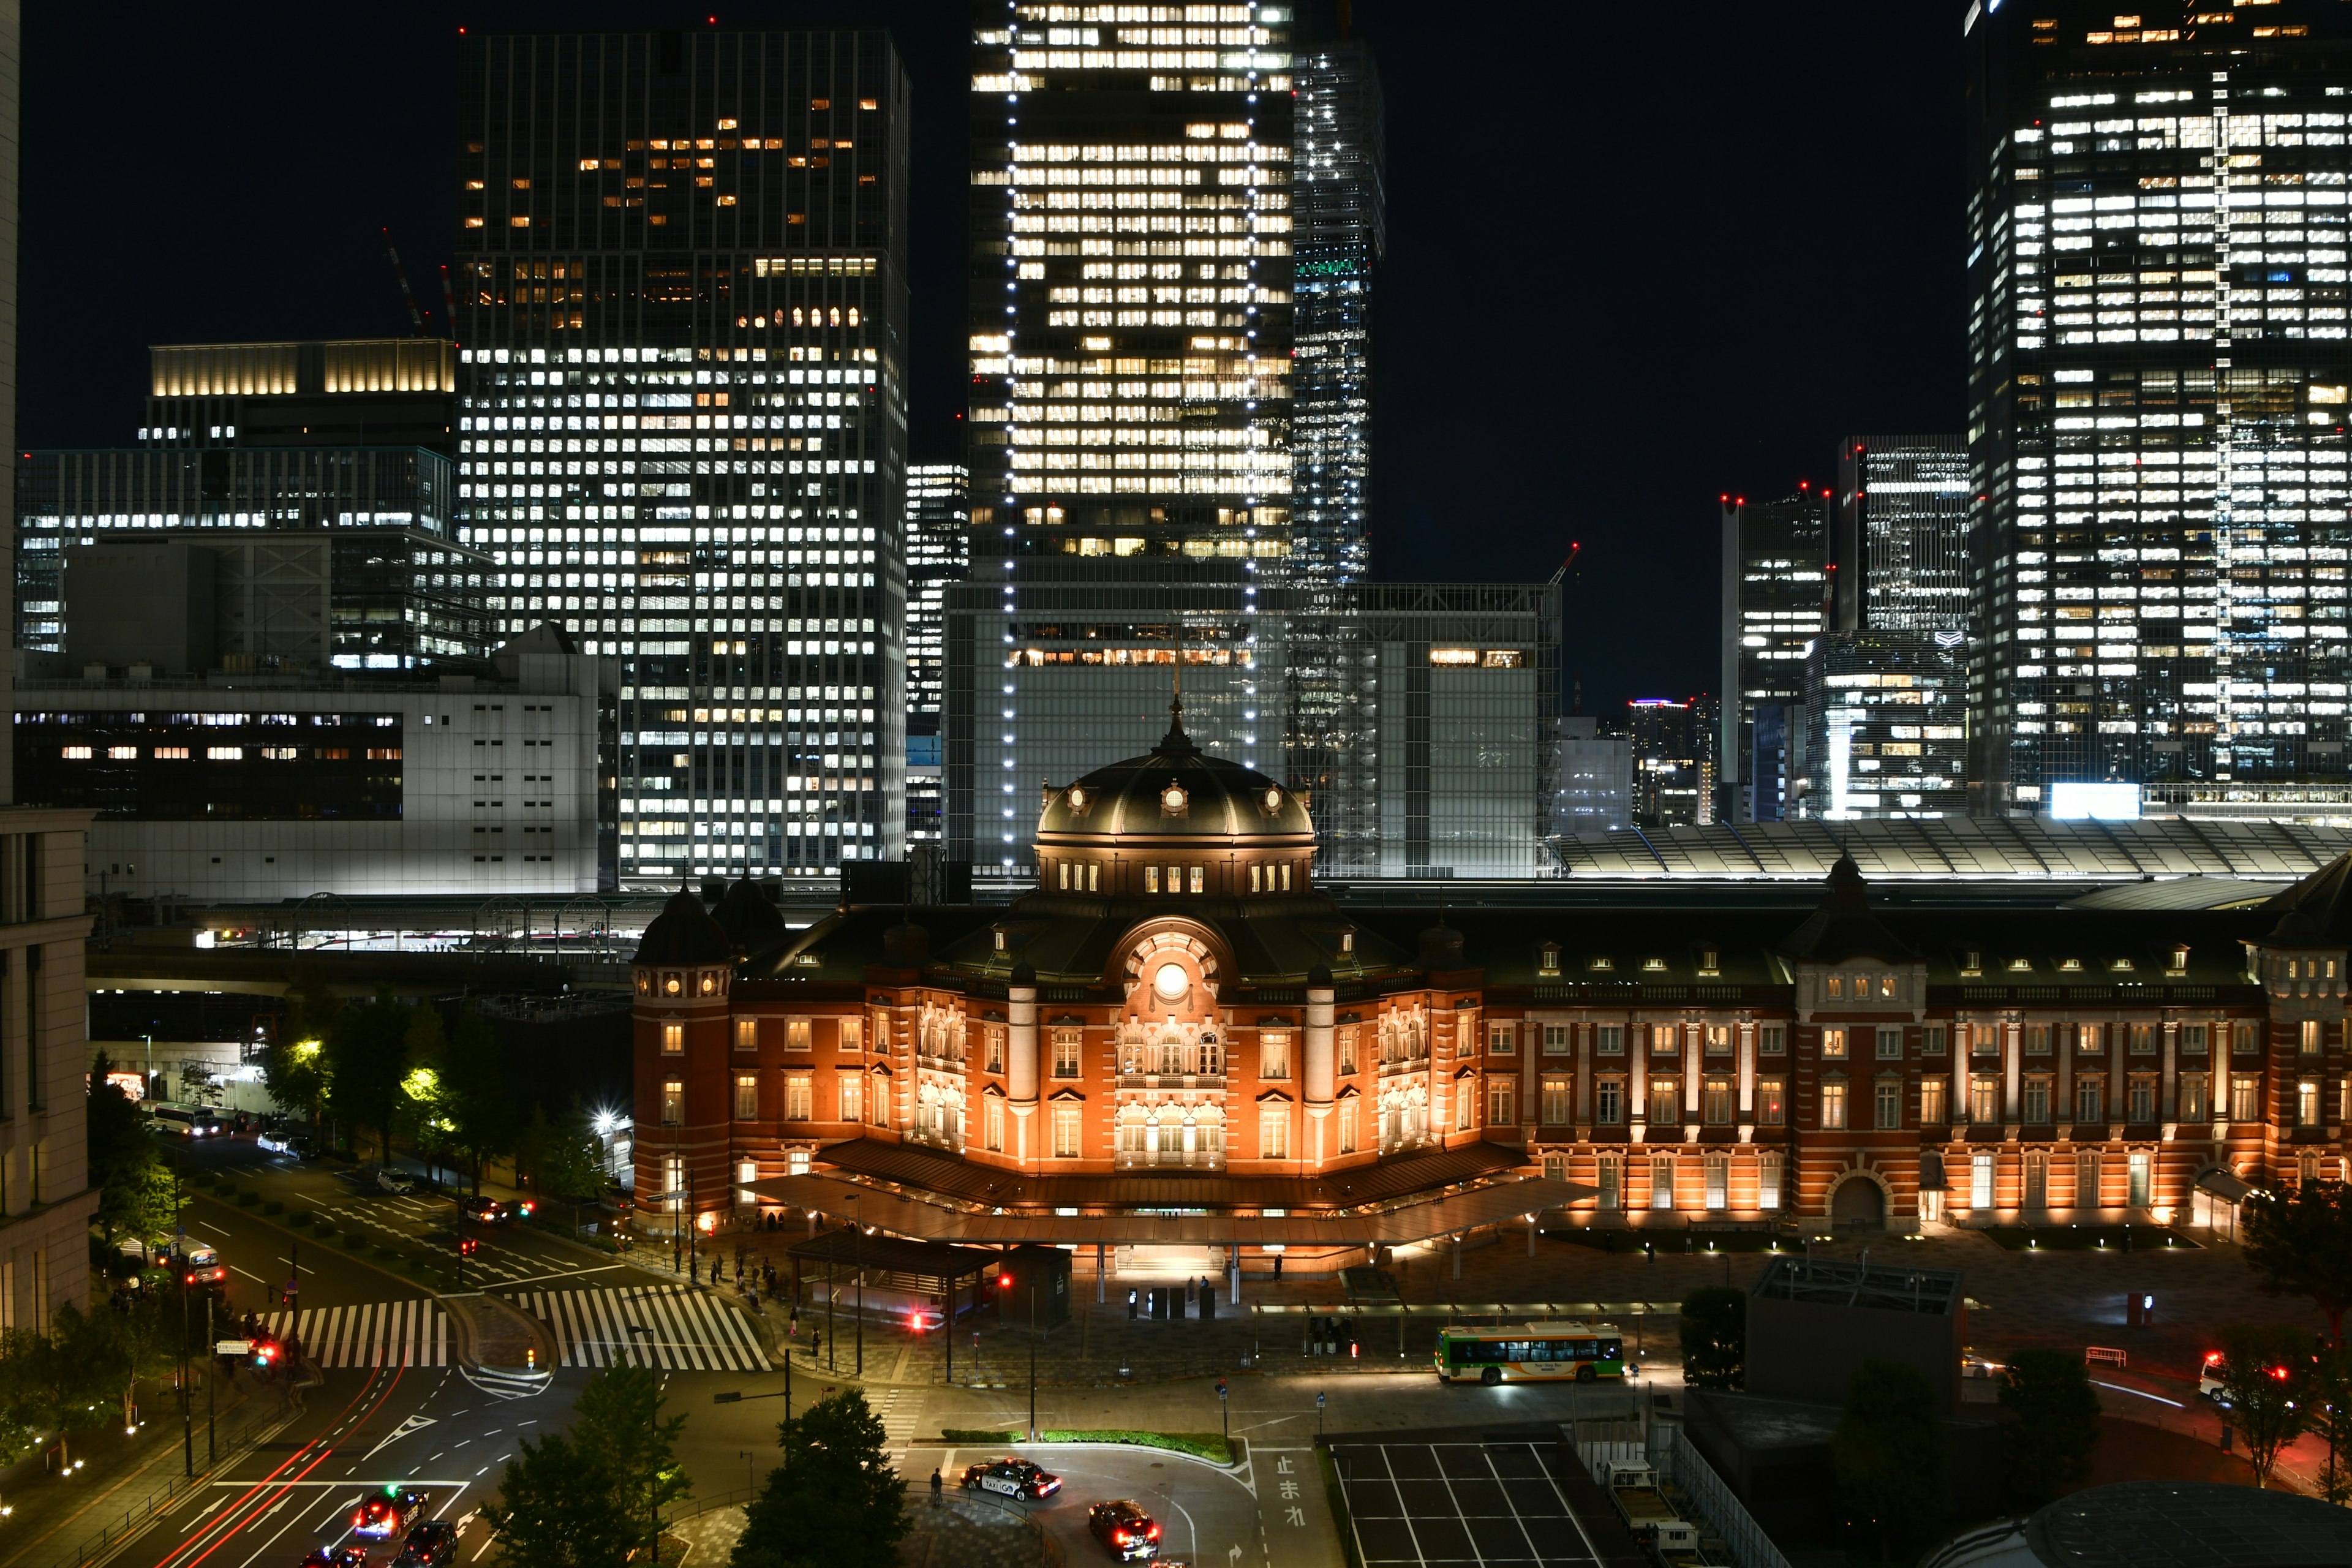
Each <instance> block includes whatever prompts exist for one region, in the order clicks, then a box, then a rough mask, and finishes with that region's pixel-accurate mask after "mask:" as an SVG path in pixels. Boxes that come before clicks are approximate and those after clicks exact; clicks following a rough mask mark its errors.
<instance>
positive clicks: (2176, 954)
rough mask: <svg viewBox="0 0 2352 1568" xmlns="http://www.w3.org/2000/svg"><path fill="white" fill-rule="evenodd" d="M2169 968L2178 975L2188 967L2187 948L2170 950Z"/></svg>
mask: <svg viewBox="0 0 2352 1568" xmlns="http://www.w3.org/2000/svg"><path fill="white" fill-rule="evenodd" d="M2170 967H2171V969H2172V972H2173V973H2175V974H2179V973H2181V972H2182V971H2184V970H2186V969H2187V968H2188V967H2189V950H2188V949H2187V948H2185V947H2176V948H2174V949H2173V950H2172V963H2171V966H2170Z"/></svg>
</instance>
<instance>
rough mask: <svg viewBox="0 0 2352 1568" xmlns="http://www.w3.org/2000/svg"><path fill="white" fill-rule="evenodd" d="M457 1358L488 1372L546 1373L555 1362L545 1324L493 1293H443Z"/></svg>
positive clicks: (442, 1302)
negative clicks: (454, 1294) (492, 1294)
mask: <svg viewBox="0 0 2352 1568" xmlns="http://www.w3.org/2000/svg"><path fill="white" fill-rule="evenodd" d="M441 1305H442V1307H443V1308H444V1309H445V1310H446V1311H447V1312H448V1314H449V1321H450V1324H451V1325H452V1326H453V1327H454V1328H455V1329H456V1330H457V1359H458V1361H459V1362H461V1363H469V1364H471V1365H474V1366H478V1367H481V1368H484V1369H486V1370H488V1371H492V1372H501V1373H523V1372H546V1371H548V1370H549V1369H551V1368H552V1367H553V1366H554V1364H555V1344H554V1342H553V1339H552V1337H551V1335H550V1334H549V1332H548V1330H547V1325H546V1324H544V1323H542V1322H541V1321H539V1320H538V1319H537V1318H534V1317H531V1316H530V1314H528V1313H526V1312H524V1311H522V1310H520V1309H518V1308H515V1307H512V1306H509V1304H507V1303H506V1302H504V1301H501V1300H499V1299H498V1298H497V1297H495V1296H479V1295H467V1296H444V1297H442V1298H441Z"/></svg>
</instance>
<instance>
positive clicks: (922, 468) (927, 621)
mask: <svg viewBox="0 0 2352 1568" xmlns="http://www.w3.org/2000/svg"><path fill="white" fill-rule="evenodd" d="M970 527H971V474H970V473H969V472H967V471H966V470H965V468H963V467H962V465H961V464H958V463H918V464H916V465H915V466H914V467H913V468H909V469H908V470H907V837H908V840H909V841H913V840H917V839H930V838H937V837H940V830H941V824H940V805H941V797H940V703H941V701H942V700H944V698H945V696H946V694H947V616H948V585H949V584H951V583H961V582H962V581H963V580H964V578H965V576H966V575H967V574H969V573H970V572H971V538H970V536H969V532H968V531H969V529H970Z"/></svg>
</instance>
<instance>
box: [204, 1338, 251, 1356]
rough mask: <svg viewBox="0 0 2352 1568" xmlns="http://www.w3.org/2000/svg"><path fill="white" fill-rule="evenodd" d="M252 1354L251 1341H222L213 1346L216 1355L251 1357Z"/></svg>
mask: <svg viewBox="0 0 2352 1568" xmlns="http://www.w3.org/2000/svg"><path fill="white" fill-rule="evenodd" d="M252 1353H253V1342H252V1341H251V1340H222V1341H220V1342H217V1343H216V1344H215V1345H214V1346H213V1354H215V1355H251V1354H252Z"/></svg>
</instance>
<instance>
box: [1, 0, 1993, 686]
mask: <svg viewBox="0 0 2352 1568" xmlns="http://www.w3.org/2000/svg"><path fill="white" fill-rule="evenodd" d="M1327 3H1328V0H1327ZM1305 9H1306V11H1307V15H1308V16H1309V18H1310V22H1309V25H1310V26H1313V25H1315V18H1314V5H1313V3H1312V0H1310V4H1309V5H1307V7H1305ZM1959 13H1960V6H1959V5H1958V4H1957V0H1956V3H1955V4H1952V5H1930V4H1906V5H1890V4H1887V0H1844V3H1832V0H1817V3H1815V4H1812V5H1802V6H1760V5H1753V4H1747V3H1741V4H1732V3H1730V0H1716V3H1714V4H1706V3H1697V4H1690V5H1623V6H1603V5H1592V4H1559V3H1556V0H1555V3H1553V4H1547V5H1536V4H1528V3H1525V0H1522V3H1520V4H1517V5H1496V6H1457V5H1438V6H1433V5H1427V4H1425V3H1423V4H1407V3H1406V0H1359V4H1358V5H1356V7H1355V27H1356V31H1357V33H1358V34H1359V35H1360V36H1361V37H1367V38H1369V39H1370V40H1371V42H1372V45H1373V47H1374V50H1375V52H1376V54H1377V56H1378V58H1379V59H1380V62H1381V76H1382V80H1383V85H1384V87H1385V89H1386V91H1387V96H1388V107H1389V115H1388V149H1389V156H1388V201H1389V261H1388V270H1387V274H1386V276H1385V278H1384V279H1383V280H1382V283H1381V302H1380V304H1379V306H1378V310H1379V312H1380V321H1379V326H1378V329H1377V333H1378V336H1377V342H1376V350H1375V352H1376V356H1377V357H1376V362H1375V366H1376V368H1375V376H1376V391H1375V398H1376V406H1377V415H1376V426H1375V447H1374V457H1373V461H1374V470H1373V471H1374V481H1373V483H1374V511H1375V521H1374V536H1375V544H1374V557H1373V559H1374V572H1375V574H1376V575H1378V576H1381V577H1384V578H1396V579H1412V578H1444V579H1454V580H1462V579H1526V578H1542V577H1546V576H1549V574H1551V572H1552V570H1553V569H1554V568H1555V567H1556V566H1558V565H1559V563H1560V561H1561V560H1562V559H1563V558H1564V557H1565V556H1566V555H1567V553H1568V550H1569V544H1570V541H1580V542H1582V544H1583V546H1584V552H1583V559H1582V563H1581V566H1580V574H1579V578H1578V581H1577V584H1576V587H1575V590H1574V592H1573V593H1572V594H1571V595H1570V600H1569V628H1568V651H1567V664H1568V668H1570V671H1580V672H1581V673H1582V676H1583V683H1584V701H1585V708H1586V710H1587V711H1601V710H1604V709H1605V708H1606V707H1607V706H1608V705H1609V704H1611V703H1613V702H1615V701H1618V700H1622V699H1624V698H1627V697H1632V696H1669V695H1671V696H1684V695H1688V694H1690V693H1692V692H1696V691H1699V690H1704V689H1708V688H1709V687H1710V685H1711V684H1712V681H1713V678H1714V672H1715V669H1716V667H1717V651H1716V649H1717V642H1716V636H1717V626H1716V593H1717V588H1716V557H1717V544H1716V539H1717V506H1716V498H1717V495H1718V494H1719V493H1721V492H1723V491H1726V490H1729V491H1732V492H1734V493H1744V494H1747V495H1749V496H1763V495H1768V494H1779V493H1785V492H1787V491H1788V490H1790V489H1793V488H1794V487H1795V485H1796V482H1797V481H1798V480H1800V479H1811V480H1813V481H1814V482H1816V483H1819V482H1820V481H1821V480H1822V479H1824V478H1825V477H1828V476H1829V474H1830V470H1831V454H1832V450H1833V448H1834V444H1835V442H1836V440H1837V438H1838V437H1840V436H1842V435H1845V434H1848V433H1855V432H1861V433H1871V434H1899V433H1904V432H1909V431H1937V430H1957V429H1958V428H1960V426H1961V420H1962V416H1963V413H1964V410H1965V393H1964V387H1965V383H1964V374H1965V365H1964V358H1965V351H1966V343H1965V339H1964V331H1965V325H1966V316H1967V300H1966V299H1965V298H1964V294H1963V283H1962V266H1961V264H1962V261H1963V260H1964V257H1965V247H1964V243H1963V229H1962V218H1963V205H1962V204H1963V202H1964V200H1965V195H1964V190H1965V178H1964V174H1965V170H1964V160H1963V154H1962V148H1961V141H1960V139H1961V118H1960V104H1959V87H1958V84H1959V68H1958V62H1959V54H1960V29H1959V20H1958V18H1959ZM709 14H710V13H709V9H708V7H703V8H695V7H686V6H677V5H665V4H660V3H658V0H653V3H639V4H631V5H615V4H594V3H580V4H571V5H561V6H557V5H544V4H541V5H512V4H508V5H464V6H455V7H452V6H445V5H415V6H399V7H393V6H384V5H357V6H348V7H344V6H320V5H316V4H309V5H267V4H257V3H253V0H247V3H245V4H240V5H235V6H230V7H205V6H187V5H168V6H167V5H157V4H153V3H152V0H148V3H142V4H134V5H112V6H103V7H98V8H95V9H92V8H86V7H81V6H62V5H61V6H57V7H54V8H53V7H50V6H47V5H41V6H30V7H27V8H26V17H25V26H26V38H25V119H24V261H23V266H24V273H23V289H24V292H23V300H24V306H23V310H24V317H23V322H22V332H23V344H22V363H21V364H20V366H19V384H20V404H19V419H20V421H21V425H20V428H19V430H18V433H17V435H18V441H19V443H20V445H21V446H26V447H71V446H114V445H120V444H124V443H126V442H128V440H129V439H130V437H131V431H132V429H133V427H134V426H136V425H137V424H138V421H139V414H140V399H141V396H142V390H143V385H144V381H145V374H146V359H145V354H146V345H148V344H150V343H158V342H222V341H234V340H239V339H264V338H309V337H331V336H344V335H350V336H359V335H371V334H398V333H404V332H405V331H407V319H406V316H405V313H404V310H403V308H402V306H401V303H400V298H399V294H398V290H397V289H396V287H395V285H394V281H393V278H392V274H391V269H390V268H389V266H388V264H387V263H386V262H385V260H384V258H383V252H382V248H381V241H380V240H379V238H378V235H377V231H378V230H379V228H381V227H383V226H387V225H388V226H390V227H391V229H392V231H393V235H394V239H395V240H396V241H397V242H398V243H399V245H400V247H401V255H402V258H403V259H404V261H405V262H406V263H407V268H408V273H409V277H410V279H411V281H412V282H413V283H414V284H415V287H416V289H417V291H418V294H419V297H420V299H421V300H423V301H424V302H425V303H426V304H427V305H428V306H430V307H431V310H432V313H433V317H434V320H435V321H436V324H437V323H438V321H439V319H440V313H441V312H440V286H439V282H438V273H437V267H438V265H439V264H440V263H442V262H445V261H446V260H447V259H448V258H449V256H450V254H451V251H452V248H453V246H452V241H453V238H454V236H455V233H456V223H457V219H456V203H455V201H454V199H453V198H454V196H455V195H456V186H457V177H456V174H455V172H454V171H455V163H454V159H453V156H452V154H453V152H454V149H453V146H452V143H453V141H454V132H453V131H452V129H451V128H452V125H453V113H454V109H453V101H454V92H455V87H454V77H455V65H454V49H453V46H454V45H455V43H456V40H457V28H458V27H459V26H467V27H471V28H473V29H475V30H478V31H488V30H497V29H504V28H520V27H563V28H567V29H571V28H583V29H585V28H598V27H614V28H631V29H639V28H647V27H653V26H697V25H704V22H703V19H704V18H705V17H706V16H709ZM718 19H719V24H720V25H721V26H729V27H744V28H751V27H762V26H779V27H801V26H884V27H887V28H888V29H889V30H890V32H891V33H892V34H893V36H894V37H896V39H897V41H898V48H899V52H900V55H901V57H902V58H903V59H904V60H905V62H906V65H907V68H908V74H909V75H910V77H911V78H912V79H913V82H914V88H915V101H916V109H915V115H916V123H915V168H914V191H913V210H914V214H915V217H914V233H913V279H912V281H913V287H914V322H913V329H914V333H913V357H914V364H913V399H914V405H913V408H912V410H911V414H912V418H913V425H914V457H915V459H916V460H917V461H926V460H951V459H953V458H957V457H958V456H959V455H960V443H961V421H960V419H959V418H958V415H959V414H960V412H961V407H962V396H963V394H962V384H963V374H964V373H963V354H964V350H963V340H964V336H965V326H964V322H963V319H962V285H961V272H962V268H963V265H964V257H963V234H962V227H963V221H964V212H965V197H966V186H965V183H964V178H963V174H964V167H965V154H964V146H965V92H966V83H967V69H966V54H967V37H968V29H969V22H968V13H967V11H966V9H965V7H964V6H963V5H961V4H960V3H957V0H929V3H881V0H876V3H870V4H865V5H854V4H845V3H824V4H806V5H784V4H779V5H763V6H743V7H734V6H727V7H722V8H721V9H719V12H718ZM1323 26H1326V27H1327V28H1328V20H1325V21H1324V22H1323ZM1512 26H1516V27H1517V30H1516V31H1513V30H1509V28H1510V27H1512ZM1327 36H1328V35H1327Z"/></svg>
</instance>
